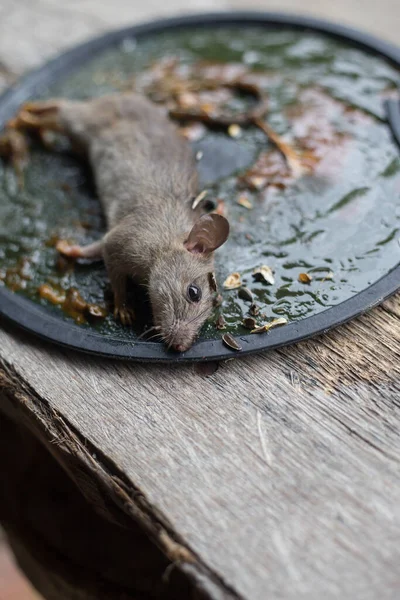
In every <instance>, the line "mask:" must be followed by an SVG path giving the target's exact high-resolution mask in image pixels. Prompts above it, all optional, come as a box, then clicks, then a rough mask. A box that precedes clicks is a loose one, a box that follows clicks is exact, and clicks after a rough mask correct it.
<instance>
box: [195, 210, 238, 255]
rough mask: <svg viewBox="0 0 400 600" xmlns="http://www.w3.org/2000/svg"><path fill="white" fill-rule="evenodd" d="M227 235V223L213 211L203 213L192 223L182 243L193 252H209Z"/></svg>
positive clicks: (222, 241)
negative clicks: (190, 229)
mask: <svg viewBox="0 0 400 600" xmlns="http://www.w3.org/2000/svg"><path fill="white" fill-rule="evenodd" d="M228 235H229V223H228V221H227V220H226V219H225V217H223V216H222V215H217V214H215V213H212V214H208V215H203V216H202V217H200V219H198V221H196V223H195V224H194V225H193V228H192V231H191V232H190V233H189V236H188V238H187V240H186V242H184V245H185V248H186V249H187V250H189V252H193V254H210V252H213V251H214V250H216V249H217V248H219V247H220V246H222V244H223V243H224V242H226V240H227V238H228Z"/></svg>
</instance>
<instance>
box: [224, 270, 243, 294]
mask: <svg viewBox="0 0 400 600" xmlns="http://www.w3.org/2000/svg"><path fill="white" fill-rule="evenodd" d="M241 285H242V281H241V279H240V273H232V274H231V275H228V277H227V278H226V279H225V281H224V283H223V286H224V288H225V289H226V290H235V289H236V288H239V287H240V286H241Z"/></svg>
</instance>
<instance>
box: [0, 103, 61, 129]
mask: <svg viewBox="0 0 400 600" xmlns="http://www.w3.org/2000/svg"><path fill="white" fill-rule="evenodd" d="M61 103H62V101H61V100H47V101H43V102H25V104H23V105H22V106H21V108H20V109H19V111H18V113H17V114H16V115H15V117H14V118H13V119H11V120H10V121H9V122H8V123H7V128H8V129H16V130H18V131H35V130H36V131H39V132H41V131H43V130H47V131H58V132H60V133H63V132H64V127H63V123H62V120H61V118H60V109H61Z"/></svg>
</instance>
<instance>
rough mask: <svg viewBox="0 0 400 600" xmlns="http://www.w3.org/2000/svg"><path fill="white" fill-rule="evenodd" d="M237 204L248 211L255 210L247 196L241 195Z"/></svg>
mask: <svg viewBox="0 0 400 600" xmlns="http://www.w3.org/2000/svg"><path fill="white" fill-rule="evenodd" d="M237 203H238V204H240V206H243V207H244V208H247V209H248V210H251V209H252V208H253V205H252V203H251V202H250V200H249V199H248V197H247V196H246V194H241V195H240V196H239V198H238V201H237Z"/></svg>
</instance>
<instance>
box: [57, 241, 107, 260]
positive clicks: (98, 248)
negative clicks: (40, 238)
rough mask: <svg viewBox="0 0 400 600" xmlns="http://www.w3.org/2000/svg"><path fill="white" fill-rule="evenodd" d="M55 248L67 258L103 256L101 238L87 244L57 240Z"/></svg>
mask: <svg viewBox="0 0 400 600" xmlns="http://www.w3.org/2000/svg"><path fill="white" fill-rule="evenodd" d="M56 249H57V250H58V252H59V253H60V254H62V255H63V256H68V257H69V258H93V259H96V258H103V239H101V240H97V242H93V244H89V245H88V246H78V245H77V244H70V243H69V242H67V241H66V240H59V241H58V242H57V244H56Z"/></svg>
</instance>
